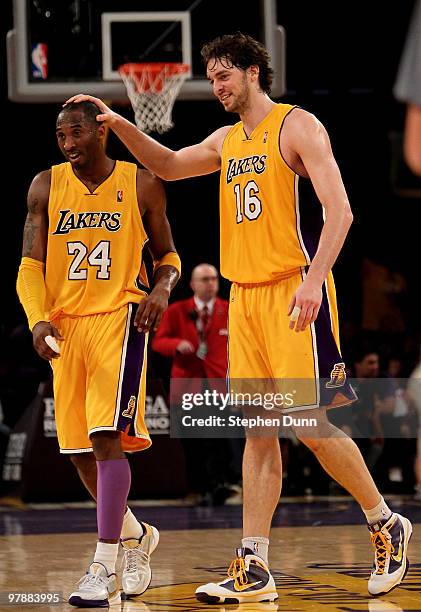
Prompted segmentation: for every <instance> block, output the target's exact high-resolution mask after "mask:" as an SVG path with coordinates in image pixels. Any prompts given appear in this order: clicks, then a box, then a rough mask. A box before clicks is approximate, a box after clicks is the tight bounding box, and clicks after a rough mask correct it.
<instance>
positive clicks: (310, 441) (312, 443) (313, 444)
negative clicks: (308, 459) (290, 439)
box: [295, 431, 320, 453]
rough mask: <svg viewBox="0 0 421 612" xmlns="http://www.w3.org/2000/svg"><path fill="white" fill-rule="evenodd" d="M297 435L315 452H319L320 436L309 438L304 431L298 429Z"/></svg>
mask: <svg viewBox="0 0 421 612" xmlns="http://www.w3.org/2000/svg"><path fill="white" fill-rule="evenodd" d="M295 435H296V436H297V439H298V440H299V441H300V442H302V443H303V444H305V446H307V448H309V449H310V450H311V451H312V452H313V453H315V452H317V451H318V450H319V448H320V438H309V437H308V435H306V434H305V433H304V432H300V431H296V432H295Z"/></svg>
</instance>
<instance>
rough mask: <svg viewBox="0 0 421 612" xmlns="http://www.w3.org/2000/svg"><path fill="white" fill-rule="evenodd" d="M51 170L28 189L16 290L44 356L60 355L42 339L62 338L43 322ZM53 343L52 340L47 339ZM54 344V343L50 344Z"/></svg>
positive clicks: (35, 341)
mask: <svg viewBox="0 0 421 612" xmlns="http://www.w3.org/2000/svg"><path fill="white" fill-rule="evenodd" d="M50 182H51V172H50V171H49V170H46V171H44V172H40V173H39V174H37V176H36V177H35V178H34V180H33V181H32V183H31V186H30V188H29V191H28V214H27V216H26V221H25V227H24V231H23V248H22V261H21V264H20V266H19V272H18V279H17V285H16V289H17V293H18V296H19V299H20V301H21V303H22V306H23V309H24V310H25V313H26V316H27V318H28V324H29V328H30V329H31V330H32V334H33V342H34V347H35V349H36V351H37V352H38V354H39V355H40V356H41V357H43V358H44V359H48V360H50V359H54V358H56V357H58V356H59V353H58V352H57V351H56V350H53V348H51V346H50V345H49V344H47V342H48V340H47V342H46V341H45V338H48V336H50V338H51V339H52V338H57V339H59V340H62V339H63V338H62V337H61V335H60V333H59V332H58V330H57V329H56V328H55V327H54V326H53V325H51V324H50V323H49V322H48V321H45V294H46V291H45V276H44V274H45V260H46V254H47V237H48V198H49V193H50ZM49 342H52V340H49ZM53 344H54V343H53Z"/></svg>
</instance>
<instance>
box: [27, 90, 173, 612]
mask: <svg viewBox="0 0 421 612" xmlns="http://www.w3.org/2000/svg"><path fill="white" fill-rule="evenodd" d="M98 113H99V111H98V108H97V107H96V106H95V105H94V104H92V103H91V102H84V103H83V104H74V105H71V104H70V105H67V106H66V107H65V108H64V109H63V110H62V111H61V112H60V114H59V116H58V118H57V124H56V134H57V141H58V145H59V147H60V149H61V152H62V153H63V155H64V157H65V159H66V162H65V163H63V164H59V165H57V166H53V167H52V168H51V169H50V170H46V171H43V172H41V173H40V174H38V175H37V176H36V177H35V178H34V180H33V181H32V184H31V186H30V189H29V194H28V216H27V219H26V224H25V230H24V243H23V258H22V263H21V266H20V269H19V275H18V283H17V288H18V294H19V297H20V300H21V302H22V304H23V306H24V309H25V311H26V314H27V316H28V322H29V326H30V329H31V330H32V333H33V340H34V346H35V349H36V350H37V352H38V353H39V355H40V356H41V357H43V358H45V359H48V360H51V365H52V368H53V372H54V396H55V411H56V422H57V433H58V440H59V445H60V451H61V452H62V453H67V454H68V455H69V456H70V459H71V460H72V461H73V463H74V465H75V466H76V468H77V470H78V472H79V475H80V477H81V479H82V482H83V483H84V485H85V486H86V488H87V489H88V490H89V492H90V493H91V495H92V497H93V498H95V499H96V500H97V519H98V543H97V549H96V552H95V556H94V560H93V563H92V564H91V566H90V567H89V570H88V572H87V573H86V575H85V576H84V577H83V578H82V579H81V580H80V582H79V584H78V587H77V589H76V591H75V592H74V593H72V595H71V596H70V599H69V603H71V604H72V605H74V606H79V607H104V606H105V607H107V606H108V605H111V604H113V603H118V602H119V601H120V589H119V585H118V583H117V580H116V574H115V565H116V559H117V554H118V548H119V541H120V538H121V543H122V546H123V550H124V569H123V576H122V586H123V590H124V592H125V593H126V595H128V596H132V595H139V594H141V593H143V592H144V591H145V590H146V588H147V587H148V585H149V583H150V580H151V569H150V566H149V556H150V554H151V553H152V552H153V550H154V549H155V547H156V545H157V544H158V539H159V534H158V531H157V529H156V528H155V527H152V526H151V525H147V524H146V523H140V522H138V521H137V519H136V517H135V516H134V515H133V514H132V512H131V511H130V509H129V508H127V507H126V501H127V495H128V492H129V489H130V467H129V464H128V461H127V459H126V457H125V455H124V453H123V451H126V450H129V451H136V450H142V449H144V448H148V446H150V444H151V440H150V438H149V435H148V431H147V429H146V426H145V422H144V408H145V385H146V346H147V336H148V332H149V330H150V329H154V328H156V327H157V326H158V325H159V322H160V319H161V317H162V314H163V312H164V310H165V309H166V307H167V305H168V297H169V295H170V292H171V290H172V288H173V287H174V285H175V284H176V282H177V279H178V277H179V272H180V260H179V258H178V255H177V253H176V251H175V247H174V243H173V239H172V236H171V229H170V226H169V223H168V220H167V217H166V212H165V207H166V202H165V193H164V190H163V188H162V184H161V182H160V181H159V179H157V178H156V177H154V176H152V175H151V174H150V173H149V172H148V171H146V170H139V169H138V168H137V166H136V165H135V164H132V163H127V162H122V161H114V160H112V159H110V158H108V157H107V156H106V154H105V151H104V133H105V127H104V125H102V124H100V123H98V122H97V121H96V117H97V115H98ZM148 241H149V242H148ZM146 242H148V246H149V248H150V251H151V253H152V255H153V258H154V261H155V267H154V277H153V288H152V290H151V291H150V292H149V289H148V281H147V278H146V275H145V267H144V264H143V262H142V249H143V247H144V245H145V244H146ZM92 451H93V452H92Z"/></svg>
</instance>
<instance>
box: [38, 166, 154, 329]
mask: <svg viewBox="0 0 421 612" xmlns="http://www.w3.org/2000/svg"><path fill="white" fill-rule="evenodd" d="M136 171H137V167H136V165H135V164H131V163H128V162H122V161H117V162H116V164H115V167H114V170H113V172H112V173H111V174H110V175H109V176H108V177H107V178H106V179H105V180H104V181H103V182H102V183H101V185H99V186H98V187H97V188H96V189H95V191H94V192H93V193H90V191H89V189H88V188H87V187H86V186H85V185H84V184H83V183H82V182H81V181H80V180H79V179H78V178H77V176H76V175H75V174H74V172H73V170H72V166H71V164H70V163H68V162H67V163H63V164H59V165H57V166H53V167H52V168H51V188H50V198H49V203H48V217H49V228H48V247H47V261H46V272H45V282H46V288H47V294H46V312H47V313H48V316H49V320H54V319H55V318H57V317H59V316H65V315H69V316H82V315H89V314H97V313H98V314H99V313H102V312H111V311H113V310H117V309H118V308H120V307H121V306H124V305H125V304H128V303H129V302H139V301H140V299H141V297H142V296H144V295H145V292H144V291H143V290H142V289H141V284H140V283H139V280H138V277H139V274H141V275H142V281H143V283H144V284H147V280H146V276H145V275H144V266H143V265H142V249H143V246H144V244H145V242H146V241H147V235H146V232H145V230H144V228H143V224H142V219H141V215H140V212H139V206H138V201H137V192H136Z"/></svg>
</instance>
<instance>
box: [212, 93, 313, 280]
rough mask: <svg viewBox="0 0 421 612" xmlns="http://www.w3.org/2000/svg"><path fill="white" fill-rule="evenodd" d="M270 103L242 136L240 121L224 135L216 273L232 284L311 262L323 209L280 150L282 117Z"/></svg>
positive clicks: (277, 275)
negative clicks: (219, 255) (249, 129)
mask: <svg viewBox="0 0 421 612" xmlns="http://www.w3.org/2000/svg"><path fill="white" fill-rule="evenodd" d="M294 108H295V107H294V106H291V105H289V104H276V105H275V106H274V107H273V108H272V110H271V111H270V112H269V114H268V115H267V116H266V117H265V118H264V119H263V120H262V121H261V122H260V123H259V125H257V126H256V128H255V129H254V130H253V132H252V133H251V134H250V135H249V136H248V137H247V135H246V134H245V132H244V128H243V123H242V122H241V121H240V122H239V123H236V124H235V125H234V126H233V127H232V129H231V130H230V131H229V132H228V135H227V136H226V138H225V141H224V144H223V148H222V163H221V179H220V219H221V273H222V275H223V276H225V277H226V278H228V279H230V280H231V281H233V282H237V283H262V282H268V281H273V280H276V279H281V278H284V277H288V276H290V275H292V274H295V273H298V272H299V271H300V268H302V267H304V266H307V265H309V264H310V263H311V260H312V258H313V257H314V254H315V252H316V249H317V245H318V242H319V238H320V232H321V230H322V227H323V209H322V206H321V204H320V202H319V201H318V200H317V198H316V195H315V193H314V190H313V188H312V185H311V182H310V181H309V180H308V179H303V178H300V177H299V176H298V175H297V174H296V173H295V172H294V171H293V170H292V169H291V168H290V167H289V166H288V165H287V164H286V162H285V160H284V159H283V157H282V154H281V149H280V140H281V133H282V126H283V122H284V120H285V117H286V116H287V115H288V114H289V113H290V112H291V111H292V110H293V109H294Z"/></svg>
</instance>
